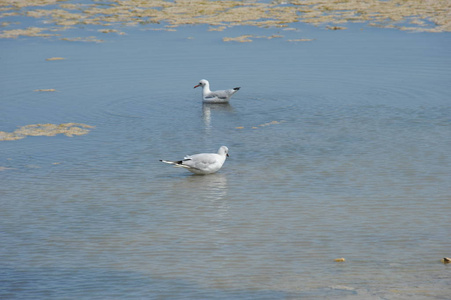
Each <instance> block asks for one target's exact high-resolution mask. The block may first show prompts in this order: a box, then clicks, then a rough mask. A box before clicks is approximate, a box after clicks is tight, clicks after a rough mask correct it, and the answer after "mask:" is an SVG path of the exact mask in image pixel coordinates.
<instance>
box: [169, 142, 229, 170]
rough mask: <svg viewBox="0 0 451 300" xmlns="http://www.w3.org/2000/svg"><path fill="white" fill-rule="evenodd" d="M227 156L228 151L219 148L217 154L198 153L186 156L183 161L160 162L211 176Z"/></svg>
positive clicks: (225, 148)
mask: <svg viewBox="0 0 451 300" xmlns="http://www.w3.org/2000/svg"><path fill="white" fill-rule="evenodd" d="M228 156H229V149H228V148H227V147H226V146H222V147H221V148H219V150H218V153H200V154H194V155H187V156H185V158H184V159H183V160H179V161H169V160H162V159H160V161H161V162H164V163H167V164H170V165H174V166H175V167H180V168H186V169H187V170H188V171H190V172H192V173H194V174H201V175H205V174H213V173H216V172H217V171H219V169H221V167H222V165H223V164H224V162H225V160H226V158H227V157H228Z"/></svg>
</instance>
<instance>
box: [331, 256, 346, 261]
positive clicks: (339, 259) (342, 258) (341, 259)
mask: <svg viewBox="0 0 451 300" xmlns="http://www.w3.org/2000/svg"><path fill="white" fill-rule="evenodd" d="M334 261H335V262H345V261H346V259H345V258H344V257H340V258H336V259H334Z"/></svg>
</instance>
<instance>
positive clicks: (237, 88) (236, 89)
mask: <svg viewBox="0 0 451 300" xmlns="http://www.w3.org/2000/svg"><path fill="white" fill-rule="evenodd" d="M240 88H241V87H236V88H233V89H234V90H235V91H238V90H239V89H240Z"/></svg>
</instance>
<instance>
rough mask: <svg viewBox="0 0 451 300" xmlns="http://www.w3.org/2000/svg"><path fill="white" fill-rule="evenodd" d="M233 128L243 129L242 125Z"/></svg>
mask: <svg viewBox="0 0 451 300" xmlns="http://www.w3.org/2000/svg"><path fill="white" fill-rule="evenodd" d="M235 129H244V126H238V127H235Z"/></svg>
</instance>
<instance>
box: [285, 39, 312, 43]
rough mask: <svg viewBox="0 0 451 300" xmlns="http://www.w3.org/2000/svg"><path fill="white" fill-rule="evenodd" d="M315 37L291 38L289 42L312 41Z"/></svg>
mask: <svg viewBox="0 0 451 300" xmlns="http://www.w3.org/2000/svg"><path fill="white" fill-rule="evenodd" d="M311 41H314V39H289V40H288V42H311Z"/></svg>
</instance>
